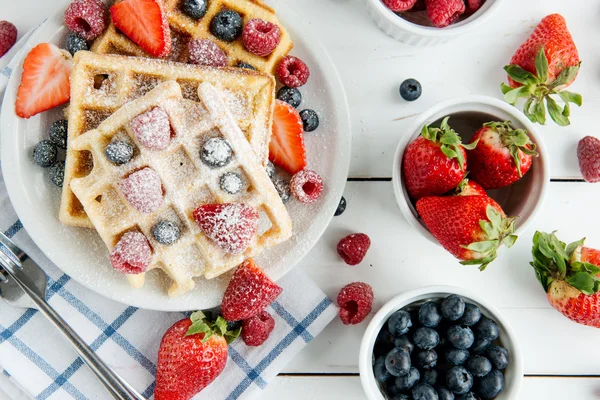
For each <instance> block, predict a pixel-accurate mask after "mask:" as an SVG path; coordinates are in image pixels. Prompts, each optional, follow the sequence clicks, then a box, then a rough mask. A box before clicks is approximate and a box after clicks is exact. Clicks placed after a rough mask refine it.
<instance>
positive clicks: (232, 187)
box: [219, 172, 244, 194]
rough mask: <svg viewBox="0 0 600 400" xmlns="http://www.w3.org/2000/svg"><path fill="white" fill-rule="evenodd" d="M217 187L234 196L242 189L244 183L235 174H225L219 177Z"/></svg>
mask: <svg viewBox="0 0 600 400" xmlns="http://www.w3.org/2000/svg"><path fill="white" fill-rule="evenodd" d="M219 185H220V186H221V189H222V190H223V191H224V192H225V193H229V194H236V193H239V191H240V190H242V187H244V181H243V180H242V177H241V176H239V174H236V173H235V172H227V173H226V174H223V175H222V176H221V179H220V180H219Z"/></svg>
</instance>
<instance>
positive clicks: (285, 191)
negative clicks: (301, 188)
mask: <svg viewBox="0 0 600 400" xmlns="http://www.w3.org/2000/svg"><path fill="white" fill-rule="evenodd" d="M273 186H275V190H277V193H278V194H279V197H281V201H283V202H284V203H287V202H288V200H289V199H290V197H291V196H292V192H291V190H290V183H289V182H288V181H286V180H285V179H275V180H274V181H273Z"/></svg>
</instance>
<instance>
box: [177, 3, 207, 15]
mask: <svg viewBox="0 0 600 400" xmlns="http://www.w3.org/2000/svg"><path fill="white" fill-rule="evenodd" d="M207 8H208V7H207V0H183V4H182V5H181V10H182V11H183V13H184V14H185V15H187V16H188V17H190V18H192V19H200V18H202V17H204V14H206V9H207Z"/></svg>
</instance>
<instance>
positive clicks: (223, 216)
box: [193, 203, 259, 319]
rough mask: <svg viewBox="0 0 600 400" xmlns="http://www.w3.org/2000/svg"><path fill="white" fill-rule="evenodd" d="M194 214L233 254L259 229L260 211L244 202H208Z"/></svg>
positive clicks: (209, 233)
mask: <svg viewBox="0 0 600 400" xmlns="http://www.w3.org/2000/svg"><path fill="white" fill-rule="evenodd" d="M193 215H194V219H195V220H196V223H198V225H199V226H200V228H202V231H203V232H204V234H205V235H206V236H208V238H209V239H210V240H212V241H213V242H215V244H216V245H217V246H219V247H220V248H221V249H223V250H225V251H226V252H228V253H232V254H240V253H243V252H244V251H245V250H246V249H247V248H248V246H249V245H250V241H251V240H252V237H253V236H254V234H255V233H256V231H257V230H258V219H259V215H258V212H257V211H256V209H255V208H254V207H251V206H247V205H245V204H243V203H226V204H206V205H203V206H200V207H198V208H196V210H194V213H193ZM237 319H243V318H237Z"/></svg>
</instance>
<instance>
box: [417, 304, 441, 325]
mask: <svg viewBox="0 0 600 400" xmlns="http://www.w3.org/2000/svg"><path fill="white" fill-rule="evenodd" d="M441 320H442V315H441V314H440V308H439V306H438V304H437V303H435V302H433V301H428V302H427V303H424V304H423V305H422V306H421V307H420V308H419V322H420V323H421V325H423V326H426V327H428V328H435V327H436V326H438V324H439V323H440V321H441Z"/></svg>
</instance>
